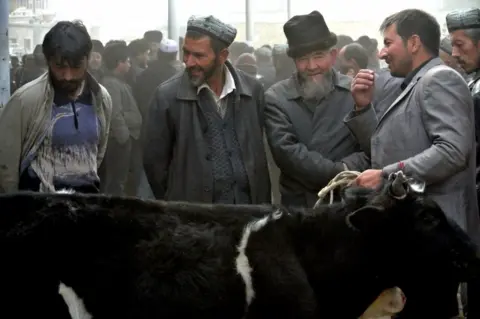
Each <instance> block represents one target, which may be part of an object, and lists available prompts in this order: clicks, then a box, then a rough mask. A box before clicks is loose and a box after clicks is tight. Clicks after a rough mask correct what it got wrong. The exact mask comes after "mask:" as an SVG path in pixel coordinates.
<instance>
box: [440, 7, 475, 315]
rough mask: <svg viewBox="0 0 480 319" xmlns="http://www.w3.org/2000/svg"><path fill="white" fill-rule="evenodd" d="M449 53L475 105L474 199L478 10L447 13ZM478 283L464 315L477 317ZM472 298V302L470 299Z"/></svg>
mask: <svg viewBox="0 0 480 319" xmlns="http://www.w3.org/2000/svg"><path fill="white" fill-rule="evenodd" d="M446 22H447V28H448V32H449V33H450V38H451V43H452V56H453V57H455V58H456V59H457V61H458V63H459V64H460V66H461V67H462V68H463V69H464V70H465V72H466V73H469V74H470V79H469V80H468V87H469V89H470V92H471V94H472V97H473V101H474V105H475V109H474V110H475V133H476V134H475V135H476V140H477V147H476V154H477V162H476V166H477V174H476V182H477V201H478V200H479V199H480V194H479V191H480V174H479V172H480V9H478V8H476V9H467V10H456V11H453V12H451V13H449V14H448V15H447V18H446ZM479 299H480V283H478V282H477V283H469V285H468V300H469V301H470V302H469V303H468V317H469V318H480V304H479V303H478V300H479ZM472 300H473V301H474V302H472Z"/></svg>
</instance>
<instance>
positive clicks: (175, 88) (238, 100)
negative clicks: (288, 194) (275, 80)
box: [144, 16, 271, 204]
mask: <svg viewBox="0 0 480 319" xmlns="http://www.w3.org/2000/svg"><path fill="white" fill-rule="evenodd" d="M236 34H237V30H236V29H235V28H234V27H232V26H230V25H227V24H225V23H223V22H221V21H220V20H218V19H216V18H215V17H213V16H208V17H202V18H195V17H192V18H190V19H189V21H188V23H187V33H186V35H185V41H184V44H183V62H184V63H185V66H186V69H185V71H184V72H182V73H181V74H179V75H177V76H174V77H173V78H171V79H170V80H168V81H166V82H164V83H163V84H161V85H160V86H159V87H158V89H157V90H156V91H155V93H154V96H153V99H152V103H151V106H150V113H149V114H150V115H149V117H148V118H147V120H148V121H149V122H148V124H147V128H146V138H145V140H146V145H145V151H144V166H145V172H146V175H147V178H148V181H149V182H150V185H151V187H152V191H153V193H154V194H155V197H156V198H158V199H167V200H181V201H193V202H205V203H225V204H227V203H228V204H259V203H268V202H270V196H271V195H270V181H269V178H268V168H267V161H266V156H265V149H264V143H263V138H262V137H263V123H264V119H263V114H264V93H263V87H262V85H261V84H260V82H258V81H257V80H256V79H254V78H252V77H250V76H248V75H246V74H244V73H243V72H237V70H236V69H235V68H234V67H233V66H232V64H231V63H230V61H228V47H229V46H230V44H231V43H232V42H233V41H234V40H235V36H236Z"/></svg>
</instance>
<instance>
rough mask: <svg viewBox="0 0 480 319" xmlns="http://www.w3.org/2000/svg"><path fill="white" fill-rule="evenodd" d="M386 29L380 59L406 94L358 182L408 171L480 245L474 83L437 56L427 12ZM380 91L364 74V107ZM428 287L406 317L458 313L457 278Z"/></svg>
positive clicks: (356, 85) (388, 22)
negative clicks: (427, 295) (427, 297)
mask: <svg viewBox="0 0 480 319" xmlns="http://www.w3.org/2000/svg"><path fill="white" fill-rule="evenodd" d="M381 30H382V31H383V34H384V42H385V47H384V48H383V49H382V51H381V52H380V56H381V58H383V59H384V60H385V61H386V62H387V63H388V65H389V69H390V72H391V73H392V75H393V76H397V77H402V78H404V80H403V83H402V84H401V89H402V92H401V93H400V95H399V96H398V97H397V99H396V100H395V101H394V102H393V103H392V104H391V105H390V106H389V107H388V108H387V110H386V111H385V112H384V114H383V115H382V116H381V117H380V119H379V120H378V125H377V127H376V129H375V131H374V132H373V135H372V136H371V152H370V155H371V165H372V168H373V169H370V170H367V171H365V172H363V173H362V174H361V175H360V176H359V177H358V178H357V184H358V185H361V186H364V187H378V186H379V185H380V184H381V181H382V179H383V178H384V177H386V176H388V175H389V174H391V173H393V172H396V171H398V170H402V171H404V172H405V174H406V175H408V176H411V177H413V178H415V179H417V180H419V181H422V182H424V183H425V186H426V188H425V192H426V194H428V195H429V196H430V197H431V198H432V199H433V200H434V201H435V202H436V203H437V204H438V205H439V206H440V207H441V208H442V209H443V211H444V212H445V213H446V214H447V215H448V216H449V217H450V218H452V219H453V220H455V221H456V222H457V223H458V225H459V226H460V227H462V228H463V229H465V230H467V232H468V233H469V234H470V235H471V236H472V238H473V239H474V240H476V242H477V243H478V242H479V241H478V239H479V236H478V235H479V231H478V228H479V224H480V223H479V216H478V208H477V202H476V192H475V134H474V123H473V103H472V99H471V98H470V96H469V91H468V87H467V85H466V83H465V81H464V79H463V78H462V76H461V75H460V74H459V73H458V72H457V71H455V70H453V69H452V68H450V67H447V66H445V65H443V63H442V61H441V60H440V58H439V57H438V52H439V47H440V26H439V24H438V22H437V21H436V20H435V18H434V17H432V16H431V15H429V14H428V13H426V12H423V11H421V10H416V9H412V10H404V11H400V12H398V13H396V14H393V15H391V16H389V17H388V18H386V19H385V21H384V22H383V23H382V25H381ZM373 92H374V76H373V72H372V71H367V70H363V71H361V72H359V73H358V74H357V76H356V77H355V79H354V82H353V86H352V93H353V96H354V100H355V104H356V106H357V108H360V109H361V108H363V107H368V106H369V105H370V103H371V101H372V96H373ZM357 120H358V118H356V116H355V115H353V116H351V117H347V119H346V121H347V124H348V125H349V126H350V127H351V128H352V130H354V131H355V130H356V129H363V126H364V125H365V122H363V121H357ZM425 284H426V286H425V290H422V289H419V290H418V291H415V292H413V291H412V292H406V295H407V298H409V302H407V307H406V309H405V313H403V315H404V316H405V317H408V316H409V315H412V314H413V315H414V317H416V318H427V317H428V318H445V319H446V318H451V317H453V316H456V315H457V310H458V308H457V302H456V291H457V287H458V283H457V282H454V281H452V280H450V279H449V278H444V279H442V280H439V281H438V282H432V283H425ZM427 286H428V287H427ZM432 287H435V288H434V289H432ZM432 291H435V294H436V298H437V300H438V302H437V303H436V304H432V305H422V302H423V301H422V299H423V298H422V294H424V293H427V292H429V293H430V294H431V293H432ZM431 300H432V299H431ZM419 309H428V312H426V313H421V310H419ZM418 312H420V313H418ZM400 317H402V316H400Z"/></svg>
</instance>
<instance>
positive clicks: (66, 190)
mask: <svg viewBox="0 0 480 319" xmlns="http://www.w3.org/2000/svg"><path fill="white" fill-rule="evenodd" d="M55 193H57V194H73V193H75V191H74V190H73V189H65V188H64V189H60V190H58V191H56V192H55Z"/></svg>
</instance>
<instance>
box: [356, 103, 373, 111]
mask: <svg viewBox="0 0 480 319" xmlns="http://www.w3.org/2000/svg"><path fill="white" fill-rule="evenodd" d="M371 105H372V103H369V104H367V105H365V106H359V105H357V104H354V105H353V111H354V112H356V113H361V112H365V111H367V110H368V109H370V107H371Z"/></svg>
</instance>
